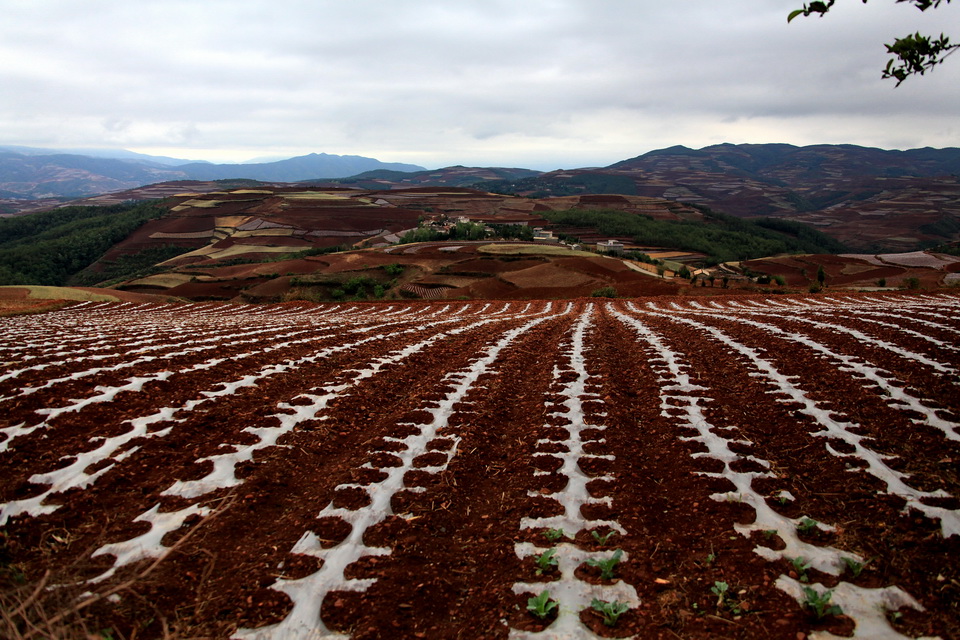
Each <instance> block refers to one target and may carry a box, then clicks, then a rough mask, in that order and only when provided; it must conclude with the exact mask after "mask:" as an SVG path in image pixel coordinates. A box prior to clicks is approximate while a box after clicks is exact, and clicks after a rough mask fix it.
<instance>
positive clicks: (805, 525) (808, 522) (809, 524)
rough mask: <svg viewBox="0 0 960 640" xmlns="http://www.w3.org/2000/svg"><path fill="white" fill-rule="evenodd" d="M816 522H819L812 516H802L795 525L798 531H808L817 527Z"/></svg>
mask: <svg viewBox="0 0 960 640" xmlns="http://www.w3.org/2000/svg"><path fill="white" fill-rule="evenodd" d="M818 524H820V523H819V522H817V521H816V520H814V519H813V518H807V517H804V518H803V519H802V520H800V523H799V524H798V525H797V530H798V531H800V533H810V532H811V531H813V530H814V529H816V528H817V525H818Z"/></svg>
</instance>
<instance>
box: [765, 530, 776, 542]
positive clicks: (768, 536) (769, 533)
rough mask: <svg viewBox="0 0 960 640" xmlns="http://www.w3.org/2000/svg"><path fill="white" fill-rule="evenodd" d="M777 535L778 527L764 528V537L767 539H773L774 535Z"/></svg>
mask: <svg viewBox="0 0 960 640" xmlns="http://www.w3.org/2000/svg"><path fill="white" fill-rule="evenodd" d="M775 535H777V530H776V529H764V530H763V537H765V538H766V539H767V540H770V539H772V538H773V536H775Z"/></svg>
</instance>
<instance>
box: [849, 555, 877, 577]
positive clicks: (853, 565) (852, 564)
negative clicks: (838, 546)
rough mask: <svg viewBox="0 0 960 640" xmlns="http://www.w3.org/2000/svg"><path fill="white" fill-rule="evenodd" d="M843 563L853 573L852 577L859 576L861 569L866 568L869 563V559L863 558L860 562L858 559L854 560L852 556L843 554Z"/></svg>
mask: <svg viewBox="0 0 960 640" xmlns="http://www.w3.org/2000/svg"><path fill="white" fill-rule="evenodd" d="M843 563H844V564H845V565H847V569H848V570H849V571H850V573H852V574H853V577H854V578H859V577H860V574H861V573H863V570H864V569H866V567H867V565H868V564H870V560H864V561H863V562H860V561H859V560H854V559H853V558H848V557H846V556H844V558H843Z"/></svg>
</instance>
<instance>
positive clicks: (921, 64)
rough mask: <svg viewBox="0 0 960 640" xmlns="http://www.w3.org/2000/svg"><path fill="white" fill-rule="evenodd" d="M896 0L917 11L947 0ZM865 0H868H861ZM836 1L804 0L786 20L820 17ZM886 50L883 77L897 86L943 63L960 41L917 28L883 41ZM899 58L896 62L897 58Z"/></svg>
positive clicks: (864, 0) (934, 7) (938, 4)
mask: <svg viewBox="0 0 960 640" xmlns="http://www.w3.org/2000/svg"><path fill="white" fill-rule="evenodd" d="M895 1H896V2H898V3H900V2H909V3H911V4H913V5H914V6H915V7H916V8H917V9H920V11H926V10H927V9H931V8H932V9H936V8H938V7H939V6H940V5H941V4H944V3H946V4H949V3H950V0H895ZM862 2H863V3H864V4H866V3H867V0H862ZM835 3H836V0H826V2H811V3H810V4H807V3H804V5H803V8H802V9H796V10H795V11H791V12H790V14H789V15H788V16H787V22H790V21H791V20H793V19H794V18H796V17H797V16H801V15H802V16H809V15H811V14H814V13H816V14H819V15H820V16H821V17H823V15H824V14H826V13H827V12H828V11H830V8H831V7H833V5H834V4H835ZM884 46H885V47H886V48H887V53H892V54H893V55H894V56H895V57H893V58H890V60H888V61H887V66H886V68H885V69H884V70H883V78H884V79H887V78H895V79H896V80H897V86H898V87H899V86H900V83H901V82H903V81H904V80H906V79H907V78H909V77H910V76H912V75H915V74H916V75H921V76H922V75H923V74H924V73H926V72H927V71H932V70H933V68H934V67H935V66H937V65H938V64H941V63H943V61H944V60H945V59H946V58H947V56H949V55H951V54H952V53H954V52H955V51H956V50H957V48H958V47H960V44H950V39H949V38H948V37H947V36H945V35H944V34H942V33H941V34H940V36H939V37H935V36H925V35H921V34H920V33H919V32H917V33H914V34H908V35H906V36H904V37H902V38H897V39H896V40H894V42H893V44H887V45H884ZM898 61H899V62H898Z"/></svg>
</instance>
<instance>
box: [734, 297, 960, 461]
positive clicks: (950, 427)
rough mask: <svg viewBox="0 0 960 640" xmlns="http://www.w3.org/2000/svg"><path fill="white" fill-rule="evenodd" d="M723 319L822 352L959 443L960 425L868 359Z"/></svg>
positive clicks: (764, 326)
mask: <svg viewBox="0 0 960 640" xmlns="http://www.w3.org/2000/svg"><path fill="white" fill-rule="evenodd" d="M725 319H727V320H729V321H731V322H739V323H741V324H746V325H749V326H752V327H757V328H758V329H762V330H764V331H767V332H769V333H771V334H774V335H776V336H777V337H778V338H780V339H784V340H790V341H791V342H796V343H799V344H802V345H803V346H805V347H808V348H810V349H813V350H814V351H816V352H818V353H820V354H823V355H824V356H826V357H827V358H829V359H831V360H834V361H835V362H837V363H839V366H838V367H837V368H838V370H839V371H845V372H848V373H851V374H854V375H856V376H857V377H859V378H861V379H863V380H867V381H869V383H870V384H871V385H875V386H876V387H877V388H878V389H879V390H880V392H881V396H882V398H883V400H884V402H886V404H888V405H889V406H890V407H891V408H894V409H900V410H904V411H915V412H916V413H919V414H920V415H922V416H923V418H922V419H911V421H912V422H914V423H916V424H926V425H928V426H930V427H933V428H934V429H938V430H939V431H941V432H942V433H943V435H944V436H945V437H946V438H947V440H953V441H957V442H960V434H958V433H957V431H956V429H957V427H960V425H958V424H957V423H956V422H953V421H950V420H945V419H943V418H941V417H940V416H938V415H937V413H936V411H935V410H933V409H931V408H929V407H926V406H924V405H923V403H922V401H921V400H920V399H918V398H916V397H914V396H913V395H911V394H909V393H907V392H906V391H905V390H904V387H902V386H897V384H895V383H896V382H897V380H895V379H894V378H892V377H890V376H889V375H887V376H886V377H885V376H884V375H882V373H881V371H880V369H878V368H877V367H875V366H873V365H871V364H869V363H867V362H864V361H863V360H862V359H861V358H857V357H853V356H848V355H843V354H840V353H836V352H835V351H832V350H831V349H829V348H827V347H825V346H824V345H822V344H820V343H819V342H817V341H816V340H813V339H812V338H810V337H809V336H806V335H803V334H800V333H793V332H791V331H787V330H785V329H782V328H781V327H777V326H774V325H770V324H766V323H763V322H757V321H755V320H749V319H747V318H743V317H740V316H725Z"/></svg>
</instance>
